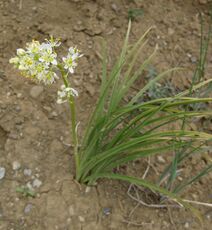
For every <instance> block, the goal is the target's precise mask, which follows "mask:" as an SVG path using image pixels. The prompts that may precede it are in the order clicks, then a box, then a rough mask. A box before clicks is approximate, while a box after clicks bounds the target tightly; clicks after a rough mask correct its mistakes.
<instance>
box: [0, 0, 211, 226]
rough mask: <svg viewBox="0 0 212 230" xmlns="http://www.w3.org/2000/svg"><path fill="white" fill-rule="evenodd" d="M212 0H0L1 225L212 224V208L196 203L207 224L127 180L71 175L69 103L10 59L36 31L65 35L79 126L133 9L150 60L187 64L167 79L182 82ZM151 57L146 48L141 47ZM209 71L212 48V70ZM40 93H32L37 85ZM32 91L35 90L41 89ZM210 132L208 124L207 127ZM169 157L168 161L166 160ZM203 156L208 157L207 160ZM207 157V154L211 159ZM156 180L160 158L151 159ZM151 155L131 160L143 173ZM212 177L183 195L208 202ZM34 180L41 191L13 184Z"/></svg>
mask: <svg viewBox="0 0 212 230" xmlns="http://www.w3.org/2000/svg"><path fill="white" fill-rule="evenodd" d="M210 2H211V1H210V0H209V1H207V0H148V1H139V0H134V1H130V0H107V1H106V0H93V1H92V0H1V1H0V32H1V36H0V167H4V168H5V170H6V174H5V177H4V178H3V179H0V229H1V230H46V229H48V230H53V229H59V230H80V229H81V230H82V229H83V230H106V229H114V230H124V229H130V230H131V229H132V230H133V229H145V230H148V229H149V230H153V229H154V230H158V229H166V230H169V229H170V230H171V229H192V230H199V229H204V230H206V229H207V230H209V229H211V228H210V226H211V224H212V210H211V209H209V208H200V207H198V206H197V208H199V209H200V210H201V212H202V214H203V224H202V225H201V224H200V223H199V222H198V220H197V219H195V218H194V216H193V215H192V213H191V212H190V211H186V210H184V209H170V210H167V209H156V208H149V207H144V206H143V205H140V206H139V207H137V208H136V210H135V211H134V212H133V213H132V211H133V210H134V208H135V207H136V205H137V203H136V202H134V201H133V200H132V199H131V198H130V197H129V196H128V195H127V189H128V186H129V185H128V184H126V183H123V182H116V181H110V180H102V181H99V183H98V184H97V185H96V186H95V187H92V188H89V189H88V188H86V187H85V186H81V185H79V184H77V183H76V182H75V181H74V164H73V158H72V156H71V153H72V149H71V148H70V147H69V145H70V144H71V143H70V136H69V128H68V127H69V115H68V113H67V112H68V109H67V107H66V105H62V106H61V105H57V104H56V92H57V88H58V87H59V86H60V84H61V82H58V83H56V84H55V85H53V86H51V87H44V86H40V87H36V84H35V83H33V82H30V81H28V80H26V79H24V78H22V77H20V74H19V73H18V72H17V71H16V70H14V69H13V68H12V66H11V65H9V64H8V60H9V58H10V57H12V56H14V54H15V51H16V49H17V48H19V47H24V46H25V43H26V42H28V41H31V40H32V39H38V40H41V41H42V40H44V39H45V38H47V37H48V36H49V35H54V36H55V37H60V38H61V40H62V42H63V44H64V48H63V50H62V53H65V50H66V49H67V48H68V47H69V46H72V45H77V46H78V47H79V48H80V49H81V50H82V52H83V53H84V57H83V58H82V59H81V61H80V63H79V66H78V69H77V73H76V74H75V76H74V77H73V84H74V85H75V88H77V89H78V90H79V93H80V96H79V99H78V101H77V103H78V108H77V109H78V120H79V121H81V125H80V132H82V130H83V127H84V124H85V123H86V121H87V119H88V115H89V113H90V111H91V110H92V108H93V107H94V104H95V101H96V98H97V96H98V91H99V83H100V76H101V41H102V38H104V39H106V41H107V42H108V50H109V63H110V64H112V63H113V61H114V59H115V57H117V55H118V52H119V50H120V47H121V46H122V41H123V38H124V36H125V33H126V29H127V24H128V10H130V9H135V8H136V9H142V10H143V15H140V16H138V17H136V18H135V20H134V21H133V23H132V33H131V40H132V41H135V40H136V39H137V38H139V37H140V36H141V35H142V34H143V33H144V32H145V31H146V30H147V29H148V28H149V27H150V26H153V27H154V30H153V32H152V33H151V34H150V36H149V41H148V46H147V52H149V51H151V50H153V49H154V46H155V45H156V44H158V45H159V51H158V54H157V57H156V58H155V60H154V63H153V65H154V67H155V68H157V70H158V71H161V70H165V69H168V68H170V67H173V66H184V67H188V69H189V70H188V71H187V72H186V74H184V75H180V74H177V75H174V76H173V78H172V79H171V81H172V83H173V84H174V85H175V86H176V88H179V89H182V88H185V87H187V86H188V85H189V84H190V81H189V77H191V76H192V73H193V69H194V68H195V65H196V62H197V59H198V52H199V43H200V23H199V18H198V13H199V12H200V11H201V12H202V13H203V14H204V16H205V18H206V21H207V20H208V15H209V6H210ZM144 56H145V54H144ZM211 70H212V56H211V49H210V51H209V57H208V65H207V70H206V77H207V78H209V77H211V75H209V74H210V73H211ZM33 92H34V93H33ZM35 92H36V93H35ZM206 126H207V127H206V128H207V130H208V131H209V132H210V131H212V130H211V124H210V123H208V125H206ZM165 160H166V159H165ZM204 162H205V161H204ZM209 163H210V162H208V164H209ZM152 164H153V165H154V168H155V169H156V171H152V173H151V175H150V176H151V179H152V180H154V178H156V176H158V175H156V174H157V171H160V168H161V164H162V162H160V161H157V159H156V160H155V161H153V162H152ZM199 164H200V165H201V164H203V160H202V158H201V159H200V161H197V160H195V159H191V162H190V164H189V165H188V167H187V168H185V170H196V171H198V170H199ZM146 165H147V164H146V162H144V161H143V162H140V163H139V162H137V163H136V165H135V167H131V168H129V172H130V171H134V173H136V174H137V175H138V176H142V175H143V173H144V171H145V168H146ZM211 180H212V175H211V174H209V175H208V176H207V177H205V178H203V179H202V180H201V181H200V182H198V183H195V184H194V185H192V187H191V188H188V190H187V191H185V193H184V194H183V197H185V198H187V199H191V200H198V201H202V202H207V203H211V201H212V186H211V185H212V183H211ZM27 184H28V185H32V186H34V189H35V192H36V196H35V197H34V198H33V197H29V196H28V197H25V196H24V195H23V194H21V193H18V192H16V189H17V188H20V187H21V186H26V185H27Z"/></svg>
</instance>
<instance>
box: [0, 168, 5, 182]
mask: <svg viewBox="0 0 212 230" xmlns="http://www.w3.org/2000/svg"><path fill="white" fill-rule="evenodd" d="M5 172H6V170H5V168H4V167H0V180H1V179H3V178H4V176H5Z"/></svg>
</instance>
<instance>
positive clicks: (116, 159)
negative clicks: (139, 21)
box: [76, 24, 212, 209]
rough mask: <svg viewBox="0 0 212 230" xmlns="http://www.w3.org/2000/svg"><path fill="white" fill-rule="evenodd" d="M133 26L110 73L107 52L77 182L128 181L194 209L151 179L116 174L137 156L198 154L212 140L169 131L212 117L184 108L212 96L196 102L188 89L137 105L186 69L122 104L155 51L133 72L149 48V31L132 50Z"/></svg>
mask: <svg viewBox="0 0 212 230" xmlns="http://www.w3.org/2000/svg"><path fill="white" fill-rule="evenodd" d="M130 25H131V24H129V28H128V32H127V35H126V39H125V42H124V45H123V49H122V52H121V54H120V56H119V58H118V60H117V61H116V63H115V65H114V67H113V68H112V70H111V71H110V72H108V71H107V61H106V52H105V55H104V62H103V75H102V84H101V91H100V96H99V99H98V102H97V105H96V107H95V110H94V112H93V114H92V116H91V118H90V120H89V123H88V126H87V129H86V132H85V134H84V136H83V139H82V143H81V148H80V150H79V165H78V169H77V174H76V179H77V180H78V181H79V182H81V183H86V184H89V185H92V184H94V183H95V182H96V180H98V179H99V178H110V179H118V180H124V181H128V182H129V183H133V184H137V185H141V186H145V187H147V188H149V189H151V190H154V191H157V192H159V193H161V194H163V195H165V196H168V197H170V198H172V199H173V200H177V201H178V202H180V203H182V204H183V205H184V206H186V207H189V208H191V207H190V205H188V204H187V203H185V202H184V201H183V200H182V199H180V198H179V197H178V196H177V195H176V193H172V192H170V191H168V190H166V189H164V188H162V187H160V186H157V185H155V184H153V183H151V182H149V181H147V180H143V179H140V178H135V177H132V176H129V175H122V174H120V173H118V172H117V173H114V168H117V167H119V166H121V165H124V164H127V163H128V162H130V161H134V160H136V159H138V158H146V157H149V156H153V155H156V154H166V153H168V152H170V151H173V150H174V151H175V150H177V149H181V148H182V147H184V146H186V145H187V144H188V143H191V144H190V149H191V150H194V149H195V148H196V146H197V143H204V142H205V141H206V140H210V139H212V135H210V134H208V133H205V132H199V131H190V130H189V129H183V130H182V129H176V130H170V128H167V127H168V126H167V125H170V124H174V123H176V122H177V121H180V120H182V119H184V118H185V117H186V119H190V118H193V117H208V116H211V115H212V112H211V111H198V112H194V111H185V110H184V109H182V106H185V105H189V104H198V103H201V102H207V103H208V102H211V101H212V98H193V97H190V96H188V95H189V92H190V90H185V91H184V92H181V93H178V94H176V95H175V96H171V97H164V98H156V99H152V100H149V101H146V102H143V103H138V102H137V101H138V99H139V98H141V97H142V96H143V95H144V94H145V93H146V92H147V91H148V90H149V89H150V88H151V87H152V86H153V85H154V84H155V83H156V82H159V81H160V80H163V79H164V78H165V77H167V75H169V74H170V73H172V72H173V71H175V72H178V71H180V70H182V69H181V68H173V69H170V70H167V71H165V72H163V73H160V74H158V75H157V76H155V77H154V79H152V80H150V81H149V82H147V84H146V85H145V86H144V87H143V88H142V89H140V91H139V92H137V93H136V95H135V96H133V97H132V99H131V100H130V101H128V102H126V103H124V102H123V101H126V100H124V99H125V98H126V96H127V95H129V93H130V88H131V86H133V84H134V82H135V81H136V79H138V78H139V77H140V76H141V74H142V73H143V71H144V70H145V68H147V66H149V63H150V61H151V59H152V58H153V56H154V55H155V51H156V50H155V51H154V52H153V53H152V54H151V55H150V56H149V57H147V58H146V60H145V61H144V62H143V63H142V64H141V65H140V67H139V68H138V69H137V70H136V71H134V66H135V63H136V60H137V59H138V56H139V54H140V51H141V50H142V49H143V47H144V45H145V44H146V42H145V37H146V35H147V34H148V32H149V31H147V32H146V33H145V34H144V35H143V36H142V37H141V38H140V39H139V41H138V42H137V43H135V45H134V46H129V45H128V39H129V33H130ZM211 81H212V79H210V80H207V81H201V82H200V83H199V84H196V85H194V86H193V91H195V90H198V89H200V88H201V87H203V86H205V85H207V84H209V83H210V82H211ZM191 209H192V208H191Z"/></svg>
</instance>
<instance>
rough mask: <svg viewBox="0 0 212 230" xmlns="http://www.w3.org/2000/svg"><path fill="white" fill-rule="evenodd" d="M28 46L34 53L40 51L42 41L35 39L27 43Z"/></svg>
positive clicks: (30, 51) (29, 50) (28, 49)
mask: <svg viewBox="0 0 212 230" xmlns="http://www.w3.org/2000/svg"><path fill="white" fill-rule="evenodd" d="M26 48H27V51H28V52H29V53H32V54H35V53H39V51H40V42H39V41H35V40H33V41H32V42H30V43H27V44H26Z"/></svg>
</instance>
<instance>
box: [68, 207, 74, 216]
mask: <svg viewBox="0 0 212 230" xmlns="http://www.w3.org/2000/svg"><path fill="white" fill-rule="evenodd" d="M68 211H69V215H70V216H74V208H73V206H72V205H71V206H70V207H69V210H68Z"/></svg>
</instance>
